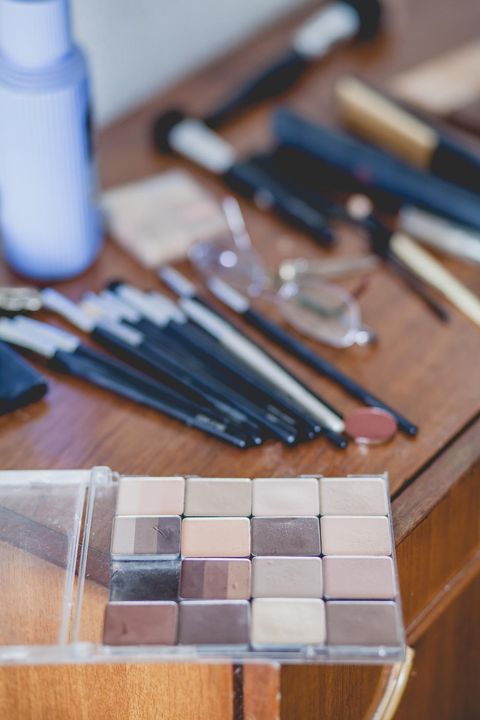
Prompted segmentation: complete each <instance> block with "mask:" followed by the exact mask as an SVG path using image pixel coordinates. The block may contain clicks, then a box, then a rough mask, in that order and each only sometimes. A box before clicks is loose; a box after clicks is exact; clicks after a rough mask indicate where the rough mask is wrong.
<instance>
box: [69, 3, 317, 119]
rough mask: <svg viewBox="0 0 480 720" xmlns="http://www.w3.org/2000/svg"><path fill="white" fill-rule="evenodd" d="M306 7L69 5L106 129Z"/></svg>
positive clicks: (288, 4)
mask: <svg viewBox="0 0 480 720" xmlns="http://www.w3.org/2000/svg"><path fill="white" fill-rule="evenodd" d="M304 1H305V0H72V4H73V18H74V28H75V35H76V37H77V39H78V41H79V42H80V44H81V45H82V46H83V48H84V49H85V50H86V52H87V53H88V56H89V60H90V66H91V70H92V75H93V83H94V93H95V114H96V119H97V122H100V123H105V122H107V121H108V120H110V119H112V118H114V117H115V116H117V115H119V114H121V113H122V112H124V111H126V110H128V109H129V108H131V107H132V106H134V105H135V104H136V103H138V102H140V101H141V100H142V99H144V98H146V97H148V95H149V94H151V93H152V92H154V91H155V90H158V89H161V88H162V87H165V86H167V85H169V84H170V83H172V82H173V81H174V80H176V79H177V78H179V77H181V76H182V75H184V74H186V73H188V72H189V71H190V70H192V69H193V68H195V67H197V66H198V65H201V64H202V63H205V62H207V61H208V60H209V59H211V58H213V57H215V56H216V55H218V54H220V53H221V52H223V51H226V50H227V49H228V48H230V47H232V45H234V44H237V43H239V42H241V40H242V39H243V38H245V37H247V36H248V35H249V34H251V33H253V32H254V31H255V30H256V29H258V28H259V27H261V26H262V24H265V23H267V22H268V21H269V20H270V19H272V18H274V17H275V16H277V15H280V14H281V13H285V12H288V10H292V9H294V8H295V6H297V5H298V4H300V3H301V2H304Z"/></svg>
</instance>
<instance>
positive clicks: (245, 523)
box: [0, 467, 405, 664]
mask: <svg viewBox="0 0 480 720" xmlns="http://www.w3.org/2000/svg"><path fill="white" fill-rule="evenodd" d="M141 480H142V479H141V478H124V477H122V476H121V475H119V474H117V473H114V472H112V471H111V470H110V469H109V468H107V467H96V468H93V469H92V470H71V471H43V470H39V471H11V472H2V473H0V598H1V606H2V621H1V622H0V663H2V664H14V663H25V664H37V663H65V662H78V663H85V662H122V663H124V662H168V661H175V662H179V661H188V662H192V661H205V662H217V661H218V662H222V661H223V662H228V661H231V662H259V661H265V660H277V661H281V662H284V663H289V662H292V663H293V662H302V663H307V662H308V663H329V662H330V663H337V664H338V663H389V662H398V661H401V660H402V659H403V657H404V653H405V638H404V630H403V623H402V613H401V604H400V597H399V586H398V576H397V570H396V564H395V544H394V541H393V531H392V524H391V509H390V502H389V494H388V478H387V476H386V475H380V476H379V475H377V476H368V477H366V476H349V475H346V476H345V477H344V478H331V479H328V478H323V477H322V476H321V475H318V476H302V477H300V478H284V479H282V480H279V479H271V478H269V479H261V480H260V479H253V480H250V479H246V478H244V479H242V480H241V481H240V480H235V479H234V478H232V479H231V480H232V483H231V485H228V487H227V486H226V481H225V482H222V481H221V480H220V479H216V480H217V482H218V488H217V486H216V485H215V482H213V483H212V482H209V481H208V480H207V479H205V482H206V483H207V485H205V484H204V483H202V482H199V481H201V480H202V479H201V478H198V477H194V476H192V477H187V478H186V480H185V488H186V492H185V493H184V494H183V495H182V494H181V493H180V495H181V496H178V497H177V496H175V497H174V498H173V505H171V504H170V505H168V507H166V508H165V512H158V510H157V509H155V493H153V496H152V497H153V501H152V505H151V506H149V505H148V498H147V507H146V508H145V499H144V500H143V501H142V499H140V500H139V499H138V497H137V496H138V492H137V485H136V483H137V481H139V482H141ZM147 480H149V481H153V484H148V483H147V485H148V490H149V492H150V491H151V490H152V488H154V487H156V488H159V489H160V491H162V488H164V486H163V485H162V486H159V485H158V482H162V481H163V480H166V479H162V478H157V479H153V478H150V479H148V478H143V482H144V484H145V481H147ZM177 480H178V479H177ZM279 482H280V484H279ZM122 483H123V484H124V485H123V490H121V491H120V495H121V497H120V498H119V499H118V503H117V496H118V495H119V488H121V487H122ZM155 483H157V484H156V485H155ZM255 483H256V485H255ZM282 483H283V484H282ZM227 484H228V483H227ZM172 487H173V492H174V495H175V492H177V490H178V486H173V485H172ZM172 487H171V488H170V490H169V492H170V491H171V490H172ZM225 487H227V495H228V497H226V496H225V493H224V492H223V491H222V492H220V490H221V489H222V488H223V489H225ZM357 487H358V489H359V491H360V495H359V497H360V500H359V502H360V504H358V503H357V499H356V495H355V494H356V493H357ZM316 488H318V490H316ZM369 488H371V489H373V490H375V492H376V493H377V490H378V493H377V497H376V498H375V497H373V496H371V494H370V490H369ZM217 489H218V490H219V492H220V495H219V498H220V499H219V501H218V503H217V497H216V492H217ZM352 492H353V494H354V495H355V497H354V499H353V501H352V497H351V493H352ZM132 493H133V494H132ZM349 493H350V495H349ZM362 493H363V496H362ZM252 495H253V505H252V499H251V498H252ZM374 495H375V493H374ZM170 500H171V498H170ZM352 502H353V504H352ZM142 503H143V504H142ZM362 503H363V504H362ZM365 503H366V504H365ZM372 503H373V505H372ZM237 507H238V510H237ZM145 509H146V510H147V512H145ZM172 509H173V511H172ZM150 510H151V512H150ZM152 515H153V516H155V517H154V520H155V522H152ZM116 516H119V518H120V520H118V519H117V520H116ZM149 516H150V517H149ZM142 518H143V519H142ZM145 518H146V519H145ZM212 520H213V523H212ZM152 528H153V533H154V534H155V538H156V539H155V540H154V543H155V546H154V547H153V548H152V546H151V537H152V536H151V533H152ZM212 528H213V530H212ZM231 528H235V531H234V533H236V534H237V539H235V538H234V537H233V534H232V533H231V532H230V531H231ZM149 533H150V534H149ZM218 533H220V535H219V534H218ZM222 533H224V535H223V536H222ZM225 533H226V534H225ZM300 536H301V537H300ZM212 542H213V546H212ZM215 543H216V544H217V545H216V544H215ZM218 543H220V546H219V547H220V552H218V553H217V546H218ZM298 543H300V544H298ZM352 543H353V552H351V550H352ZM215 557H216V558H217V559H215V561H214V562H213V559H214V558H215ZM205 558H207V560H206V561H205ZM142 563H144V564H142ZM227 567H228V572H227V570H226V568H227ZM144 571H145V572H146V573H147V580H148V582H147V585H148V588H147V591H146V595H145V598H146V600H145V598H144V597H143V596H142V592H144V590H143V589H142V588H143V587H144V585H142V582H144V580H145V578H144V577H143V576H144ZM172 571H173V576H172ZM297 571H298V576H297V575H296V573H297ZM135 573H137V575H136V574H135ZM138 573H140V576H139V575H138ZM149 573H150V574H149ZM222 573H223V574H222ZM308 573H312V575H311V576H310V575H308ZM180 576H181V577H180ZM227 576H228V579H226V578H227ZM247 576H248V577H247ZM152 577H154V579H155V583H154V585H155V587H154V589H153V591H152V585H151V578H152ZM164 577H165V583H169V582H171V581H172V577H173V585H172V586H171V587H169V589H168V588H167V587H166V585H165V587H162V583H163V580H162V579H161V578H164ZM142 578H143V579H142ZM159 578H160V580H159ZM246 578H247V579H246ZM148 583H150V584H148ZM369 586H371V588H372V590H371V591H370V590H369V589H368V588H369ZM216 587H219V588H221V590H220V591H219V592H220V594H219V595H218V594H217V595H216V591H215V588H216ZM242 587H244V588H245V587H248V590H242V589H241V588H242ZM212 588H213V589H212ZM292 588H294V589H293V590H292ZM352 588H353V590H352ZM152 592H153V595H152ZM155 592H157V593H159V595H158V597H157V596H156V595H155ZM296 593H298V595H296ZM292 594H293V595H296V596H295V597H291V595H292ZM269 595H271V596H272V597H269ZM350 595H353V597H349V596H350ZM370 595H372V597H370ZM305 596H307V597H305ZM156 600H159V602H158V603H157V604H156ZM137 601H139V602H140V606H137V607H136V608H134V611H133V612H134V617H133V621H132V622H133V625H132V628H133V635H132V634H131V633H130V630H131V627H130V625H129V623H130V620H129V618H130V617H132V616H131V615H128V613H131V612H132V611H131V609H130V608H131V606H132V604H133V605H136V603H137ZM142 603H144V604H143V605H142ZM215 603H216V604H215ZM107 606H108V607H109V610H107ZM112 607H113V609H112ZM125 608H126V609H127V615H125ZM167 611H168V612H167ZM157 612H160V613H163V615H162V614H160V616H158V617H160V618H161V623H164V624H165V623H166V624H165V626H164V627H163V630H162V628H161V627H160V625H158V623H157V615H156V613H157ZM230 612H231V613H233V615H232V616H229V614H228V613H230ZM118 613H120V615H118ZM135 613H136V615H135ZM167 616H168V617H167ZM205 617H207V620H208V618H209V620H208V621H209V622H210V624H211V628H213V630H212V631H211V632H210V634H209V631H208V630H206V629H205V628H204V627H203V625H202V623H203V622H204V619H205ZM238 617H240V618H241V619H240V621H238V622H237V620H238ZM149 618H150V619H149ZM212 618H213V620H214V622H213V624H212ZM139 622H140V625H138V623H139ZM149 622H151V627H147V626H148V623H149ZM169 623H170V625H169ZM294 626H295V627H294ZM222 627H225V629H223V630H222ZM202 628H203V629H202ZM365 628H369V629H368V631H367V630H365ZM212 632H213V634H212ZM122 633H124V634H122ZM165 633H166V635H165ZM222 633H224V636H223V635H222ZM123 637H125V638H126V642H124V641H123V640H122V638H123ZM132 637H133V641H132ZM137 637H138V638H140V639H142V638H143V639H142V642H138V643H137V642H136V641H135V638H137ZM223 637H225V640H226V642H223V640H222V638H223ZM155 638H158V643H162V644H155ZM209 638H210V639H213V642H210V639H209ZM152 643H153V644H152ZM163 643H168V644H163Z"/></svg>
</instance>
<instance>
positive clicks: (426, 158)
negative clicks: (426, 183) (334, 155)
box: [334, 75, 438, 168]
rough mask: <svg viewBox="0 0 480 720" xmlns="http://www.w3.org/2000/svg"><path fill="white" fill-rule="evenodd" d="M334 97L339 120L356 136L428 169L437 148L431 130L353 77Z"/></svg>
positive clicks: (343, 81) (346, 77)
mask: <svg viewBox="0 0 480 720" xmlns="http://www.w3.org/2000/svg"><path fill="white" fill-rule="evenodd" d="M334 94H335V100H336V103H337V109H338V111H339V114H340V117H341V118H342V120H343V122H344V123H345V125H347V126H348V127H349V128H351V129H352V130H353V131H354V132H356V133H358V134H359V135H361V136H362V137H364V138H366V139H367V140H369V141H371V142H373V143H376V144H377V145H380V146H381V147H383V148H385V149H386V150H389V151H391V152H392V153H394V154H395V155H398V156H399V157H401V158H402V159H403V160H405V161H406V162H408V163H410V164H411V165H414V166H415V167H419V168H428V167H429V165H430V159H431V157H432V154H433V152H434V150H435V148H436V147H437V144H438V137H437V134H436V132H435V131H434V130H433V129H432V128H430V127H429V126H428V125H426V124H425V123H424V122H422V121H421V120H419V119H418V118H416V117H414V116H413V115H411V114H410V113H408V112H407V111H406V110H403V108H401V107H400V106H399V105H397V104H396V103H395V102H394V101H393V100H389V99H388V98H387V97H385V96H384V95H382V94H381V93H379V92H377V91H376V90H373V89H372V88H371V87H369V86H368V85H365V83H363V82H362V81H361V80H358V79H357V78H355V77H352V76H350V75H344V76H343V77H341V78H340V79H339V80H337V82H336V84H335V89H334Z"/></svg>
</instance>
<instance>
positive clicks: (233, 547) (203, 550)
mask: <svg viewBox="0 0 480 720" xmlns="http://www.w3.org/2000/svg"><path fill="white" fill-rule="evenodd" d="M182 555H183V556H184V557H200V558H202V557H204V558H207V557H218V558H222V557H239V558H242V557H248V556H249V555H250V520H249V518H245V517H227V518H224V517H222V518H197V517H192V518H184V520H183V522H182Z"/></svg>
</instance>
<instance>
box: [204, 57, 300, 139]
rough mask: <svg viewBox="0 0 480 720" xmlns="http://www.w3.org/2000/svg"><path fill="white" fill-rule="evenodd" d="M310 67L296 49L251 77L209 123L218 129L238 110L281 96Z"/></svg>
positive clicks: (207, 120)
mask: <svg viewBox="0 0 480 720" xmlns="http://www.w3.org/2000/svg"><path fill="white" fill-rule="evenodd" d="M307 66H308V60H306V59H305V58H304V57H302V56H301V55H299V54H298V53H297V52H296V51H295V50H290V51H289V52H288V53H286V54H285V55H283V56H282V57H280V58H278V59H277V60H275V61H274V62H273V63H272V64H271V65H269V66H268V67H266V68H264V69H262V70H261V71H260V72H259V73H258V75H255V76H254V77H251V78H249V79H248V80H247V81H246V82H245V83H244V84H243V85H242V86H241V87H240V88H239V89H238V90H237V91H236V92H234V93H233V94H232V95H230V97H228V98H227V99H226V100H225V101H224V102H223V103H221V104H220V105H219V106H218V107H217V108H216V109H215V110H213V112H211V113H210V114H209V115H207V117H206V118H205V122H206V124H207V125H209V126H210V127H212V128H218V127H220V125H223V123H225V122H226V121H227V120H229V119H230V118H231V117H232V116H233V115H235V114H236V113H238V112H241V111H242V110H246V109H247V108H248V107H251V106H252V105H257V104H259V103H261V102H263V101H264V100H267V99H268V98H272V97H276V96H277V95H280V94H281V93H282V92H285V90H288V88H289V87H291V86H292V85H294V84H295V83H296V82H297V80H298V79H299V78H300V76H301V75H302V74H303V72H304V70H305V68H306V67H307Z"/></svg>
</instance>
